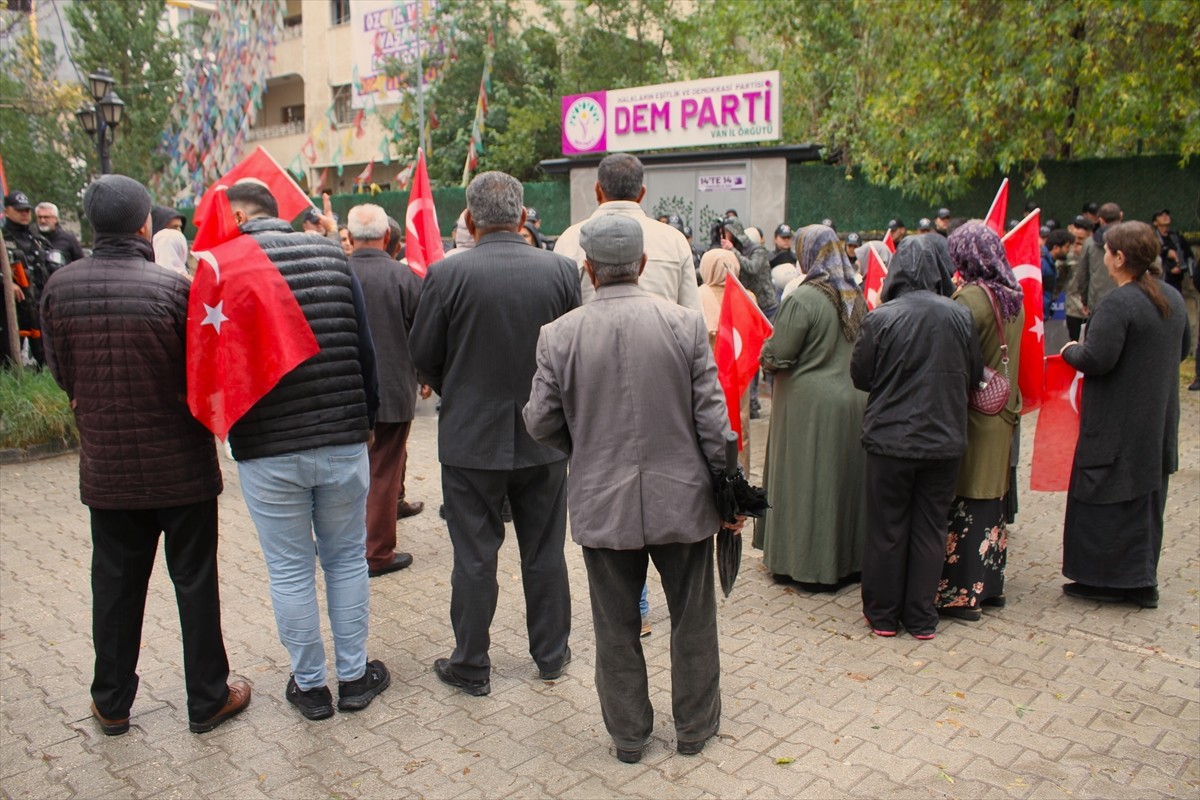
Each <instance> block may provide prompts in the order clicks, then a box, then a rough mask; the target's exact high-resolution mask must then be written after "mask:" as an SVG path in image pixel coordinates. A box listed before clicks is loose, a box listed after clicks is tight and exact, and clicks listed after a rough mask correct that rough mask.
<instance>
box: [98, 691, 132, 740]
mask: <svg viewBox="0 0 1200 800" xmlns="http://www.w3.org/2000/svg"><path fill="white" fill-rule="evenodd" d="M92 716H93V717H95V718H96V722H99V723H100V731H101V733H103V734H104V735H105V736H120V735H121V734H123V733H128V732H129V717H125V718H124V719H109V718H108V717H106V716H104V715H103V714H101V713H100V709H98V708H96V701H94V700H93V701H92Z"/></svg>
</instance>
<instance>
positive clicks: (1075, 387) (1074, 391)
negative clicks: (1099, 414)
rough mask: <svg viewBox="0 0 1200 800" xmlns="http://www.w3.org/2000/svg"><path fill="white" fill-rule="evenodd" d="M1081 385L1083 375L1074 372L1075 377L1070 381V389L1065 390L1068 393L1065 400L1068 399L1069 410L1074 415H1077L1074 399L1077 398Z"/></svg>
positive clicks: (1077, 409) (1076, 405) (1076, 371)
mask: <svg viewBox="0 0 1200 800" xmlns="http://www.w3.org/2000/svg"><path fill="white" fill-rule="evenodd" d="M1082 383H1083V373H1082V372H1080V371H1079V370H1075V377H1074V378H1072V379H1071V388H1070V389H1068V390H1067V391H1068V392H1070V394H1069V395H1068V397H1067V399H1069V400H1070V401H1071V410H1072V411H1074V412H1075V413H1076V414H1078V413H1079V404H1078V402H1077V401H1076V399H1075V398H1077V397H1079V394H1080V393H1079V390H1080V388H1082V387H1081V384H1082Z"/></svg>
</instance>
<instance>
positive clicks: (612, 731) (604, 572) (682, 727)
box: [583, 536, 721, 750]
mask: <svg viewBox="0 0 1200 800" xmlns="http://www.w3.org/2000/svg"><path fill="white" fill-rule="evenodd" d="M651 559H653V561H654V566H655V568H656V569H658V574H659V575H660V576H661V577H662V588H663V593H664V594H665V595H666V597H667V608H668V609H669V610H670V612H671V708H672V711H673V713H674V716H675V734H676V736H677V738H678V739H679V741H682V742H696V741H702V740H704V739H707V738H708V737H709V736H712V735H713V734H715V733H716V732H717V727H718V726H719V725H720V722H721V652H720V647H719V645H718V642H717V595H716V590H715V588H714V585H713V539H712V537H711V536H710V537H708V538H707V539H704V540H703V541H699V542H695V543H693V544H663V545H651V546H649V547H646V548H644V549H642V550H603V549H597V548H591V547H585V548H583V563H584V564H585V565H586V566H587V571H588V587H589V590H590V592H591V598H592V624H593V626H594V627H595V630H596V692H597V694H599V695H600V711H601V713H602V714H603V715H604V726H605V727H606V728H607V729H608V733H609V735H610V736H612V738H613V742H614V743H615V744H616V746H617V747H619V748H621V749H623V750H636V749H638V748H640V747H641V746H642V745H644V744H645V743H646V741H647V740H648V739H649V738H650V734H651V732H652V731H653V730H654V709H653V708H652V707H651V706H650V690H649V684H648V682H647V679H646V658H645V656H644V655H643V653H642V640H641V638H640V637H641V628H642V616H641V611H640V609H639V608H638V598H639V597H640V595H641V591H642V586H643V585H644V584H645V582H646V567H647V563H648V561H649V560H651Z"/></svg>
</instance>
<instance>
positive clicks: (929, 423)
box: [850, 236, 983, 639]
mask: <svg viewBox="0 0 1200 800" xmlns="http://www.w3.org/2000/svg"><path fill="white" fill-rule="evenodd" d="M953 288H954V283H953V279H952V278H951V271H950V254H949V252H948V251H947V250H946V240H945V239H942V238H941V237H939V236H914V237H911V238H907V239H905V240H904V241H902V242H901V243H900V246H899V247H897V248H896V252H895V254H894V255H893V256H892V261H891V264H890V266H889V269H888V276H887V279H886V280H885V281H884V283H883V291H882V292H881V293H880V299H881V300H882V301H883V304H882V305H881V306H879V307H878V308H876V309H875V310H874V311H872V312H871V313H870V314H868V315H867V316H866V318H865V319H864V320H863V324H862V330H861V331H860V332H859V336H858V342H857V343H856V344H855V345H854V354H853V356H851V360H850V378H851V379H852V380H853V381H854V385H855V387H856V388H858V389H861V390H862V391H864V392H870V396H869V397H868V398H867V411H866V414H865V416H864V417H863V433H862V443H863V447H864V448H865V449H866V451H867V483H866V487H867V497H868V498H869V500H868V503H867V542H866V547H865V552H864V555H863V567H862V596H863V615H864V616H866V618H867V622H868V623H869V624H870V626H871V629H872V630H873V631H874V632H875V634H876V635H878V636H895V635H896V632H897V630H898V628H899V626H900V625H901V624H903V625H904V627H905V628H907V629H908V631H909V633H911V634H912V635H913V636H915V637H917V638H918V639H932V638H933V635H934V630H935V629H936V628H937V623H938V615H937V611H936V610H935V609H934V597H935V595H936V590H937V585H938V580H939V579H940V578H941V576H942V561H943V560H944V558H945V555H946V535H947V526H946V515H947V513H948V512H949V510H950V501H951V500H953V499H954V483H955V480H956V479H957V478H958V465H959V462H960V461H961V460H962V456H963V454H964V453H965V452H966V450H967V393H968V391H969V390H970V389H971V388H973V387H974V386H975V385H976V384H977V383H978V382H979V379H980V377H982V375H983V356H982V355H981V354H980V350H979V340H978V339H977V338H976V336H975V327H974V323H973V322H972V321H971V314H970V312H968V311H967V310H966V309H965V308H964V307H963V306H960V305H958V304H957V303H955V302H954V301H953V300H950V299H949V296H950V294H951V292H952V291H953Z"/></svg>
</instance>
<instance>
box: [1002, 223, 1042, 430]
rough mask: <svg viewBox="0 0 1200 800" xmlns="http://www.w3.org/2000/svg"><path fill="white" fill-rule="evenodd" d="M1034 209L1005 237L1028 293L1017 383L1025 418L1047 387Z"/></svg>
mask: <svg viewBox="0 0 1200 800" xmlns="http://www.w3.org/2000/svg"><path fill="white" fill-rule="evenodd" d="M1040 211H1041V209H1034V210H1033V211H1031V212H1030V213H1029V216H1027V217H1026V218H1025V219H1023V220H1021V224H1019V225H1017V227H1015V228H1013V229H1012V230H1011V231H1009V232H1008V234H1007V235H1005V237H1004V239H1003V242H1004V252H1005V254H1006V255H1007V256H1008V263H1009V264H1010V265H1011V266H1012V271H1013V275H1015V276H1016V278H1017V280H1018V281H1019V282H1020V284H1021V291H1022V292H1024V293H1025V330H1023V331H1021V364H1020V366H1019V371H1018V373H1017V380H1018V382H1019V386H1020V387H1021V400H1022V402H1023V407H1022V409H1021V413H1022V414H1026V413H1028V412H1030V411H1033V410H1034V409H1035V408H1037V407H1038V406H1039V405H1041V402H1042V392H1043V391H1044V390H1045V384H1046V377H1045V374H1046V365H1045V361H1046V341H1045V339H1046V337H1045V326H1044V320H1043V319H1042V317H1043V315H1044V313H1045V311H1044V309H1043V308H1042V246H1041V243H1040V242H1039V241H1038V224H1039V223H1038V218H1039V214H1040Z"/></svg>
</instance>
